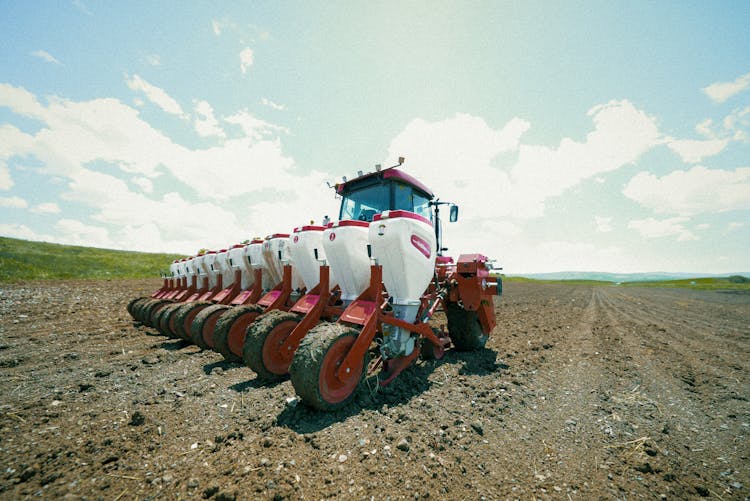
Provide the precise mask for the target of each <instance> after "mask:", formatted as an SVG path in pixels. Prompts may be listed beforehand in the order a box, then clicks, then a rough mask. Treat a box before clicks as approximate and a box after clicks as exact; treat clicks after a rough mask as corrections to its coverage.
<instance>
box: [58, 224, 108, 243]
mask: <svg viewBox="0 0 750 501" xmlns="http://www.w3.org/2000/svg"><path fill="white" fill-rule="evenodd" d="M55 229H56V230H57V231H58V232H59V233H60V234H61V235H62V237H61V242H63V243H66V244H70V245H86V246H92V247H101V248H112V247H115V245H113V243H112V241H111V240H110V238H109V232H108V231H107V229H106V228H102V227H101V226H92V225H88V224H85V223H82V222H81V221H78V220H76V219H60V220H59V221H58V222H57V223H56V224H55Z"/></svg>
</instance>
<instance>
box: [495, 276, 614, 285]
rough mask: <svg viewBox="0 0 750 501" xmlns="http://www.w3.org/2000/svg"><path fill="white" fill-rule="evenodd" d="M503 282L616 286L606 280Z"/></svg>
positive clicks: (518, 279) (515, 279)
mask: <svg viewBox="0 0 750 501" xmlns="http://www.w3.org/2000/svg"><path fill="white" fill-rule="evenodd" d="M503 282H505V283H510V282H518V283H533V284H560V285H614V283H613V282H607V281H604V280H538V279H536V278H527V277H518V276H514V277H503Z"/></svg>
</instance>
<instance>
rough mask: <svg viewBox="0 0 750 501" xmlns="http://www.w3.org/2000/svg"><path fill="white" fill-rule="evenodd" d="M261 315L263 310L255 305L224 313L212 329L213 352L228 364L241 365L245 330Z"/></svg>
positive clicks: (239, 307) (237, 307)
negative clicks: (220, 355)
mask: <svg viewBox="0 0 750 501" xmlns="http://www.w3.org/2000/svg"><path fill="white" fill-rule="evenodd" d="M261 313H263V308H262V307H260V306H258V305H257V304H248V305H245V306H236V307H234V308H232V309H231V310H229V311H227V312H226V313H224V314H223V315H222V316H221V317H219V320H218V321H217V322H216V328H215V329H214V350H216V351H218V352H219V353H221V354H222V355H223V356H224V358H225V359H227V360H229V361H230V362H240V363H242V357H241V355H242V350H243V347H244V345H245V335H246V334H247V328H248V327H249V326H250V324H252V323H253V322H254V321H255V319H256V318H258V315H260V314H261Z"/></svg>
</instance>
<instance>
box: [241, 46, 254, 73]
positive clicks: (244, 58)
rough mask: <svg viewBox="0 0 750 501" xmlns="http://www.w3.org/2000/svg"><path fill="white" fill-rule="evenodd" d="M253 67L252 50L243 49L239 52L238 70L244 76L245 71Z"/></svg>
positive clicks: (248, 48)
mask: <svg viewBox="0 0 750 501" xmlns="http://www.w3.org/2000/svg"><path fill="white" fill-rule="evenodd" d="M252 65H253V49H251V48H250V47H245V48H244V49H242V51H241V52H240V70H241V71H242V74H243V75H244V74H246V73H247V71H248V70H249V69H250V66H252Z"/></svg>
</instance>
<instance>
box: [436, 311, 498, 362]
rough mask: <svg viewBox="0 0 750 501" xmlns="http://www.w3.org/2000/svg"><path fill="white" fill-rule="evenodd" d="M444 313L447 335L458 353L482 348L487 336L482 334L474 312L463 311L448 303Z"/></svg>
mask: <svg viewBox="0 0 750 501" xmlns="http://www.w3.org/2000/svg"><path fill="white" fill-rule="evenodd" d="M445 313H446V316H447V317H448V334H449V335H450V337H451V341H452V342H453V346H455V347H456V349H457V350H458V351H471V350H478V349H480V348H484V345H485V344H487V339H488V338H489V336H488V335H487V334H485V333H484V332H482V325H481V324H480V323H479V315H477V312H476V311H469V310H464V309H463V308H461V307H460V306H458V305H457V304H454V303H449V304H448V307H447V308H446V312H445Z"/></svg>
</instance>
